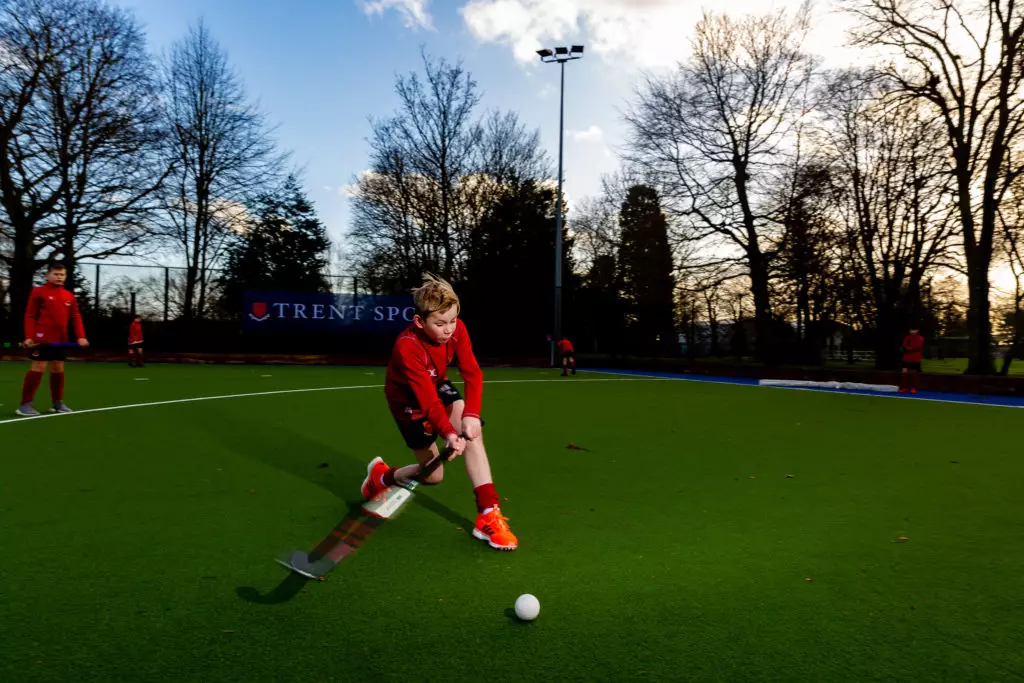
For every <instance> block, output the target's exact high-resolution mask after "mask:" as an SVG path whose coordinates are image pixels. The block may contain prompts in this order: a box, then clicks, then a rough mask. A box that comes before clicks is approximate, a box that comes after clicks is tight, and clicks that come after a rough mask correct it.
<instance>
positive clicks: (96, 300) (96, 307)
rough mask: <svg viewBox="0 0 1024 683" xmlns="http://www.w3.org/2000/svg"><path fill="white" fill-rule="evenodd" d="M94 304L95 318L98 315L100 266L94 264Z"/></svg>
mask: <svg viewBox="0 0 1024 683" xmlns="http://www.w3.org/2000/svg"><path fill="white" fill-rule="evenodd" d="M94 298H95V302H94V303H93V307H94V310H95V311H96V317H97V318H98V317H99V315H100V264H98V263H97V264H96V296H95V297H94Z"/></svg>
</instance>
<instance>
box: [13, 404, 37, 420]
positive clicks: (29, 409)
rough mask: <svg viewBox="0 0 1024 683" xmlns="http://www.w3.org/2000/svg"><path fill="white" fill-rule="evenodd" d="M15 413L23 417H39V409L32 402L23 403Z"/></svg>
mask: <svg viewBox="0 0 1024 683" xmlns="http://www.w3.org/2000/svg"><path fill="white" fill-rule="evenodd" d="M14 414H15V415H21V416H22V417H39V411H38V410H36V409H35V407H34V406H33V405H32V404H31V403H22V404H21V405H20V406H18V409H17V410H15V411H14Z"/></svg>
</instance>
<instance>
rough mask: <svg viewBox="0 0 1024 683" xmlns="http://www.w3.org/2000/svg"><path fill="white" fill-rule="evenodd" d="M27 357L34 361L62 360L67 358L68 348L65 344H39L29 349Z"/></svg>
mask: <svg viewBox="0 0 1024 683" xmlns="http://www.w3.org/2000/svg"><path fill="white" fill-rule="evenodd" d="M28 357H29V358H31V359H32V360H34V361H51V360H58V361H64V360H67V359H68V350H67V347H65V346H53V345H52V344H40V345H39V346H33V347H32V348H31V349H29V352H28Z"/></svg>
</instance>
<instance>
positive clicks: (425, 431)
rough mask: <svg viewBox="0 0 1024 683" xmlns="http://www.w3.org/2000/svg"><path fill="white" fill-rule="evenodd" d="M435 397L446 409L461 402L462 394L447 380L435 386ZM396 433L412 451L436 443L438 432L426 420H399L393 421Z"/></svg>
mask: <svg viewBox="0 0 1024 683" xmlns="http://www.w3.org/2000/svg"><path fill="white" fill-rule="evenodd" d="M436 389H437V395H438V396H440V397H441V403H443V404H444V406H445V407H446V408H447V407H448V406H450V405H452V404H453V403H455V402H456V401H461V400H462V394H460V393H459V390H458V389H456V388H455V385H454V384H452V383H451V382H450V381H449V380H444V381H443V382H439V383H438V384H437V387H436ZM395 424H397V425H398V431H400V432H401V433H402V438H403V439H405V445H406V446H408V447H409V448H411V449H413V450H421V449H423V448H430V445H431V444H432V443H434V442H435V441H437V437H438V436H439V434H438V432H436V431H434V427H433V425H431V424H430V422H429V421H427V420H399V419H397V418H396V419H395Z"/></svg>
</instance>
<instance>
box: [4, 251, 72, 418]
mask: <svg viewBox="0 0 1024 683" xmlns="http://www.w3.org/2000/svg"><path fill="white" fill-rule="evenodd" d="M67 276H68V271H67V268H66V267H65V266H64V264H63V263H53V264H51V265H50V267H49V269H47V271H46V284H45V285H43V286H42V287H36V288H35V289H33V290H32V294H31V295H30V296H29V299H28V306H26V307H25V342H24V346H25V347H26V348H28V349H30V351H29V359H30V360H31V361H32V366H31V367H30V368H29V371H28V372H27V373H26V374H25V382H24V384H22V387H21V403H20V405H19V406H18V409H17V410H16V411H15V413H16V414H18V415H21V416H22V417H35V416H36V415H39V412H38V411H37V410H36V409H35V407H34V406H33V405H32V402H33V401H34V400H35V396H36V391H37V390H38V389H39V385H40V384H42V382H43V373H45V372H46V371H47V370H49V371H50V398H51V400H52V407H51V408H50V412H51V413H70V412H71V409H70V408H68V407H67V406H66V405H64V359H65V358H67V351H66V350H65V349H64V348H63V347H62V346H57V344H66V343H67V341H68V324H69V323H70V324H71V326H72V327H73V328H74V332H75V339H76V340H77V342H78V345H79V346H81V347H83V348H84V347H86V346H88V345H89V342H88V340H86V338H85V327H84V326H83V325H82V315H81V314H80V313H79V312H78V302H77V301H76V300H75V295H74V294H72V293H71V292H69V291H68V290H66V289H64V281H65V280H66V279H67Z"/></svg>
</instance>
